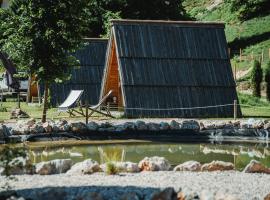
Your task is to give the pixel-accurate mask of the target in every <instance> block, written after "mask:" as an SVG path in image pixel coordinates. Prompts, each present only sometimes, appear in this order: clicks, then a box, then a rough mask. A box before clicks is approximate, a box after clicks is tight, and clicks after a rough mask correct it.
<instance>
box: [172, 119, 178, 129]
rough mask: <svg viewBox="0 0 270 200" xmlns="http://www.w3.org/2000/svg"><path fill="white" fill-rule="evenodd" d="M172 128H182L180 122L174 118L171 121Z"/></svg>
mask: <svg viewBox="0 0 270 200" xmlns="http://www.w3.org/2000/svg"><path fill="white" fill-rule="evenodd" d="M170 129H171V130H179V129H180V124H179V123H178V122H177V121H175V120H172V121H171V122H170Z"/></svg>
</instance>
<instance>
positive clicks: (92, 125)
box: [86, 122, 99, 131]
mask: <svg viewBox="0 0 270 200" xmlns="http://www.w3.org/2000/svg"><path fill="white" fill-rule="evenodd" d="M86 126H87V129H88V130H89V131H96V130H98V128H99V125H98V124H97V123H96V122H89V123H88V124H87V125H86Z"/></svg>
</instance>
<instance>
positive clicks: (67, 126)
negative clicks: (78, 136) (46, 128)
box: [59, 124, 70, 132]
mask: <svg viewBox="0 0 270 200" xmlns="http://www.w3.org/2000/svg"><path fill="white" fill-rule="evenodd" d="M59 131H61V132H69V131H70V125H69V124H64V125H63V126H60V127H59Z"/></svg>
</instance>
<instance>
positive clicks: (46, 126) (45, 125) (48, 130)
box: [42, 122, 53, 133]
mask: <svg viewBox="0 0 270 200" xmlns="http://www.w3.org/2000/svg"><path fill="white" fill-rule="evenodd" d="M42 127H43V128H44V130H45V132H46V133H52V131H53V127H52V125H51V124H50V123H49V122H45V123H43V125H42Z"/></svg>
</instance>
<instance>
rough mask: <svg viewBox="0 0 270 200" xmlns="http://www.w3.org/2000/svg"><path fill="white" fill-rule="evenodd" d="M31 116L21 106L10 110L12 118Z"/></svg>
mask: <svg viewBox="0 0 270 200" xmlns="http://www.w3.org/2000/svg"><path fill="white" fill-rule="evenodd" d="M29 117H30V116H29V115H28V114H27V113H26V112H24V111H22V110H21V109H20V108H16V109H13V110H12V111H11V112H10V119H21V118H29Z"/></svg>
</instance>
